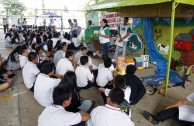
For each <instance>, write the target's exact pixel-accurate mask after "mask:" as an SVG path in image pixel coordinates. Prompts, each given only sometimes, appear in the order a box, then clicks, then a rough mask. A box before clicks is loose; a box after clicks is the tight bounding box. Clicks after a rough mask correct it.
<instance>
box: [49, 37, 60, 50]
mask: <svg viewBox="0 0 194 126" xmlns="http://www.w3.org/2000/svg"><path fill="white" fill-rule="evenodd" d="M51 40H52V41H53V48H54V47H55V46H56V44H57V41H58V40H59V38H52V39H51Z"/></svg>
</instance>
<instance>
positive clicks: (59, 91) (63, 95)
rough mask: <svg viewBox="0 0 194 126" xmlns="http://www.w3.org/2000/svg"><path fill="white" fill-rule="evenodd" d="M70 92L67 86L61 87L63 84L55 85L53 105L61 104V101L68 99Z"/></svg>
mask: <svg viewBox="0 0 194 126" xmlns="http://www.w3.org/2000/svg"><path fill="white" fill-rule="evenodd" d="M71 95H72V93H71V90H70V89H68V88H63V86H57V87H55V88H54V91H53V104H54V105H60V106H62V105H63V102H64V101H66V100H69V98H70V97H71Z"/></svg>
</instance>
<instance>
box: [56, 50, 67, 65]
mask: <svg viewBox="0 0 194 126" xmlns="http://www.w3.org/2000/svg"><path fill="white" fill-rule="evenodd" d="M62 58H65V51H62V50H58V51H57V52H56V53H55V55H54V59H53V63H54V64H55V66H57V63H58V62H59V60H60V59H62Z"/></svg>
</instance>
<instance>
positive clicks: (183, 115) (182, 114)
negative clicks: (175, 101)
mask: <svg viewBox="0 0 194 126" xmlns="http://www.w3.org/2000/svg"><path fill="white" fill-rule="evenodd" d="M186 99H187V100H188V101H189V102H193V101H194V93H192V94H190V95H189V96H187V98H186ZM179 119H180V120H184V121H188V122H194V106H189V105H183V106H180V107H179Z"/></svg>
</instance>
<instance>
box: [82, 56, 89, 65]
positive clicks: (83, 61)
mask: <svg viewBox="0 0 194 126" xmlns="http://www.w3.org/2000/svg"><path fill="white" fill-rule="evenodd" d="M88 60H89V59H88V56H81V57H80V63H81V65H86V63H88Z"/></svg>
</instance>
